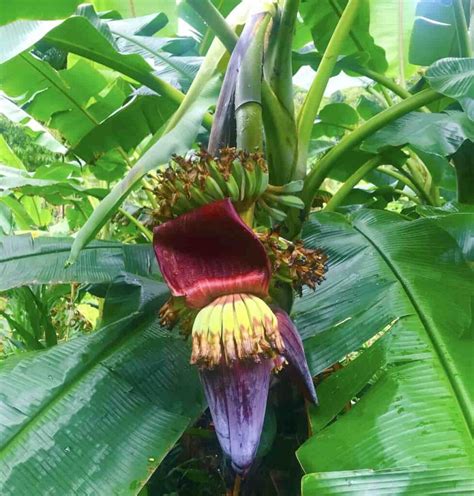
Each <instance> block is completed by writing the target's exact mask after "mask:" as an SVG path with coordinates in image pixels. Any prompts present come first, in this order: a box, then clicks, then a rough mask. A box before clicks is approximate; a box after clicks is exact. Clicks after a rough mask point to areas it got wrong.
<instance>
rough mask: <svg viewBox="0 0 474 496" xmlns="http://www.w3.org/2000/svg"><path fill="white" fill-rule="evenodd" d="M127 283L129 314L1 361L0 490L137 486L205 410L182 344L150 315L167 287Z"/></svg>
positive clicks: (124, 490)
mask: <svg viewBox="0 0 474 496" xmlns="http://www.w3.org/2000/svg"><path fill="white" fill-rule="evenodd" d="M150 284H153V285H154V286H153V287H150ZM133 287H135V288H136V289H137V290H138V291H139V293H140V295H141V296H140V298H139V302H138V303H139V306H138V307H135V308H134V309H131V310H133V311H132V312H131V313H129V314H128V315H127V316H126V317H123V318H121V319H119V320H116V321H114V322H112V323H111V324H109V325H107V326H106V327H105V328H103V329H102V330H101V331H99V332H96V333H94V334H92V335H89V336H82V337H79V338H76V339H73V340H71V341H69V342H67V343H64V344H61V345H59V346H55V347H53V348H50V349H49V350H47V351H40V352H32V353H28V354H22V355H18V356H15V357H12V358H10V359H9V360H6V361H3V363H2V364H1V366H0V383H1V384H2V386H1V389H2V398H1V403H0V405H1V411H2V414H3V417H4V419H7V422H2V427H1V430H2V434H1V436H0V439H1V442H0V444H1V447H2V450H1V454H0V460H1V463H0V474H1V477H0V481H1V482H0V488H1V492H2V493H4V494H7V493H9V492H12V491H13V492H15V493H16V494H23V493H25V491H29V489H25V488H31V487H33V486H34V487H35V492H38V493H41V494H46V493H56V492H57V491H58V490H60V491H61V492H62V493H71V494H79V493H84V492H87V493H95V494H103V493H107V494H127V495H128V494H130V495H134V494H137V493H138V492H139V490H140V489H141V487H142V486H143V485H144V484H145V482H146V481H147V479H148V478H149V477H150V475H151V473H152V472H153V470H154V469H155V468H156V467H157V466H158V465H159V463H160V462H161V460H162V459H163V457H164V456H165V455H166V453H167V452H168V451H169V450H170V449H171V448H172V446H173V445H174V443H175V442H176V441H177V440H178V438H179V437H180V436H181V434H182V433H183V431H184V430H185V429H186V427H187V426H188V425H189V424H190V423H191V422H192V421H193V420H194V419H195V417H196V416H197V415H198V414H199V413H200V412H201V411H202V409H203V398H202V392H201V386H200V384H199V380H198V378H197V374H196V371H195V369H194V368H192V367H191V366H190V365H189V364H188V360H189V358H188V356H189V352H188V349H187V347H186V346H185V345H184V343H183V341H182V339H180V338H179V337H177V336H171V335H170V334H169V333H168V332H166V331H164V330H163V329H161V328H160V326H159V325H158V324H157V322H156V320H155V313H156V311H157V309H158V308H159V306H160V305H161V304H162V303H163V302H164V301H165V299H166V297H167V295H168V292H167V289H166V287H165V286H164V285H158V284H156V283H152V282H147V281H145V280H139V279H135V282H134V283H133ZM131 289H132V288H131V287H130V286H129V287H128V291H130V290H131ZM52 460H54V464H51V461H52Z"/></svg>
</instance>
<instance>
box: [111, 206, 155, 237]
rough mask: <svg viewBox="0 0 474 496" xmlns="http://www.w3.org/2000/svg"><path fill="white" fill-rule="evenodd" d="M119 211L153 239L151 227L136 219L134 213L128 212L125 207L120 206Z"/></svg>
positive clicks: (146, 235)
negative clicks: (148, 227)
mask: <svg viewBox="0 0 474 496" xmlns="http://www.w3.org/2000/svg"><path fill="white" fill-rule="evenodd" d="M118 211H119V212H120V213H121V214H122V215H123V216H124V217H126V218H127V219H128V220H129V221H130V222H131V223H132V224H133V225H135V226H136V227H137V228H138V230H139V231H140V232H141V233H142V234H143V235H144V236H145V238H146V239H147V240H148V241H153V233H152V232H151V231H150V230H149V229H147V228H146V227H145V226H144V225H143V224H142V223H141V222H140V221H139V220H138V219H136V218H135V217H134V216H133V215H132V214H130V213H128V212H127V211H126V210H125V209H123V208H119V209H118Z"/></svg>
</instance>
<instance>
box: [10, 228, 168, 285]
mask: <svg viewBox="0 0 474 496" xmlns="http://www.w3.org/2000/svg"><path fill="white" fill-rule="evenodd" d="M71 244H72V240H71V239H70V238H47V237H39V238H32V237H31V236H29V235H25V236H10V237H3V238H1V239H0V291H5V290H7V289H10V288H15V287H18V286H24V285H32V284H59V283H64V282H80V283H98V282H109V281H111V280H113V279H114V278H115V277H116V276H117V275H118V274H120V273H121V272H131V273H133V274H138V275H143V276H151V275H152V274H157V272H158V267H157V264H156V260H155V257H154V254H153V250H152V248H151V247H150V245H124V244H121V243H117V242H113V241H95V242H93V243H91V244H90V245H89V246H88V247H87V248H86V249H84V250H83V251H82V252H81V255H80V257H79V259H78V261H77V263H76V264H75V265H74V266H72V267H70V268H67V269H65V268H64V263H65V262H66V260H67V257H68V255H69V251H70V249H71Z"/></svg>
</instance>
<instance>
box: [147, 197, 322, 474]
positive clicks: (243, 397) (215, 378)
mask: <svg viewBox="0 0 474 496" xmlns="http://www.w3.org/2000/svg"><path fill="white" fill-rule="evenodd" d="M154 248H155V253H156V257H157V259H158V263H159V265H160V269H161V272H162V274H163V277H164V278H165V280H166V282H167V284H168V286H169V287H170V289H171V293H172V294H173V296H175V297H182V298H184V301H185V303H186V305H188V306H189V307H190V308H193V309H199V312H198V314H197V316H196V319H195V321H194V323H193V329H192V345H193V346H192V355H191V363H195V364H197V365H198V366H199V372H200V376H201V380H202V382H203V384H204V389H205V393H206V397H207V401H208V403H209V407H210V410H211V414H212V418H213V421H214V425H215V428H216V434H217V436H218V439H219V442H220V444H221V446H222V449H223V450H224V452H225V453H226V455H228V456H229V457H230V458H231V460H232V465H233V467H234V469H235V470H236V471H237V472H238V473H240V474H244V473H245V472H246V471H247V470H248V468H249V467H250V465H251V463H252V461H253V459H254V457H255V453H256V451H257V447H258V444H259V440H260V435H261V431H262V426H263V420H264V417H265V408H266V402H267V396H268V389H269V384H270V377H271V373H272V370H273V369H274V368H280V367H281V366H282V364H284V363H285V362H288V363H289V365H290V366H291V368H292V370H293V371H294V372H296V374H297V376H298V377H299V382H300V383H301V384H303V385H304V389H305V391H306V396H307V397H308V399H310V400H311V401H316V392H315V390H314V385H313V382H312V379H311V375H310V372H309V370H308V365H307V363H306V359H305V355H304V351H303V345H302V342H301V338H300V337H299V335H298V333H297V331H296V329H295V327H294V325H293V324H292V322H291V320H290V318H289V317H288V315H287V314H286V313H285V312H283V310H281V309H278V308H277V309H275V310H272V309H271V308H270V307H269V306H268V304H267V303H266V302H265V301H264V300H265V299H267V298H268V288H269V283H270V278H271V269H270V261H269V259H268V257H267V254H266V252H265V248H264V247H263V245H262V243H261V242H260V241H259V239H258V238H257V236H256V235H255V233H254V232H253V231H252V230H251V229H250V228H249V227H248V226H247V225H246V224H245V223H244V222H243V221H242V219H241V218H240V217H239V215H238V214H237V212H236V211H235V209H234V207H233V205H232V203H231V201H230V200H222V201H217V202H214V203H211V204H209V205H205V206H203V207H200V208H198V209H196V210H193V211H191V212H189V213H186V214H184V215H181V216H180V217H178V218H176V219H174V220H170V221H168V222H166V223H165V224H162V225H161V226H159V227H157V228H155V231H154Z"/></svg>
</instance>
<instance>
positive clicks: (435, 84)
mask: <svg viewBox="0 0 474 496" xmlns="http://www.w3.org/2000/svg"><path fill="white" fill-rule="evenodd" d="M425 77H426V79H427V80H428V82H429V83H430V85H431V87H432V88H433V89H435V90H436V91H438V92H439V93H442V94H443V95H446V96H450V97H452V98H456V99H460V98H474V58H457V59H455V58H448V59H442V60H438V62H435V63H434V64H433V65H432V66H431V67H429V68H428V70H427V71H426V74H425Z"/></svg>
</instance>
